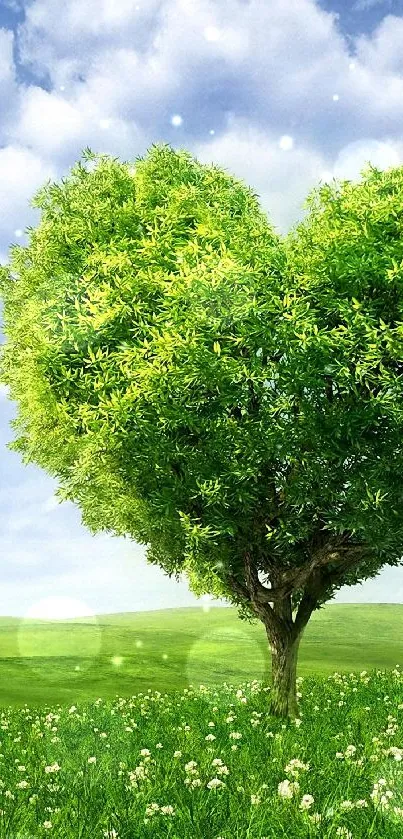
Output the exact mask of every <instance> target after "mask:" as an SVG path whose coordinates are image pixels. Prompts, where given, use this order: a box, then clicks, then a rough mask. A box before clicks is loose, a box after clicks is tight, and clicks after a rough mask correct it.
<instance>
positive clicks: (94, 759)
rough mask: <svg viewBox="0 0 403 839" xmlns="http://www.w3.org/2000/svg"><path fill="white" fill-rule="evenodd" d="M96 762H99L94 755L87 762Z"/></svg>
mask: <svg viewBox="0 0 403 839" xmlns="http://www.w3.org/2000/svg"><path fill="white" fill-rule="evenodd" d="M96 762H97V759H96V757H94V756H93V757H89V758H88V761H87V763H96Z"/></svg>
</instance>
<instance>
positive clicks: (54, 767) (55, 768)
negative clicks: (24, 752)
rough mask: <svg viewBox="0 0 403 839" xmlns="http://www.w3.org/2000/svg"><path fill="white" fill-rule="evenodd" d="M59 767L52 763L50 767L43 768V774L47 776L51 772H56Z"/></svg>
mask: <svg viewBox="0 0 403 839" xmlns="http://www.w3.org/2000/svg"><path fill="white" fill-rule="evenodd" d="M59 769H60V766H59V764H58V763H52V764H51V765H50V766H45V772H46V774H47V775H49V774H50V773H51V772H58V771H59Z"/></svg>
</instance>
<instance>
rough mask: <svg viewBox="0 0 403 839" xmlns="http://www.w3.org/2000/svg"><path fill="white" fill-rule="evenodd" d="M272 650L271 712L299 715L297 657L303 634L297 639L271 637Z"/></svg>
mask: <svg viewBox="0 0 403 839" xmlns="http://www.w3.org/2000/svg"><path fill="white" fill-rule="evenodd" d="M269 640H270V643H271V650H272V668H271V673H272V693H271V697H272V698H271V706H270V713H271V714H273V715H274V716H276V717H284V718H286V717H291V718H295V717H298V701H297V682H296V679H297V658H298V648H299V643H300V640H301V635H298V637H297V638H296V639H289V638H287V639H285V638H284V639H280V638H276V639H273V638H270V636H269Z"/></svg>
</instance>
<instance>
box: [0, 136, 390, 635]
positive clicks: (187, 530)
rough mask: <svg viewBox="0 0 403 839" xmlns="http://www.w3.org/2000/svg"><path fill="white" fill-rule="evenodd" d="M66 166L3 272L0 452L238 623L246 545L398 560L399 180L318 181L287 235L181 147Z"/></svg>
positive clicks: (366, 570)
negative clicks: (230, 609)
mask: <svg viewBox="0 0 403 839" xmlns="http://www.w3.org/2000/svg"><path fill="white" fill-rule="evenodd" d="M82 156H83V159H84V160H91V161H96V165H95V167H94V168H93V169H92V170H91V171H88V170H87V169H86V168H85V166H84V165H83V164H82V163H81V161H80V162H79V163H78V164H77V165H76V166H75V167H74V168H73V169H72V170H71V174H70V177H69V178H65V179H62V183H61V185H57V184H51V183H50V182H48V183H47V184H46V185H45V186H44V187H42V188H41V189H40V190H39V191H38V192H37V193H36V195H35V197H34V199H33V200H32V202H31V204H32V206H35V207H39V208H40V209H41V210H42V216H41V222H40V225H39V226H38V228H37V229H35V230H32V229H31V228H29V229H28V232H29V233H30V243H29V245H28V246H27V247H22V246H20V245H13V246H12V247H11V248H10V251H11V262H10V266H9V267H7V268H4V269H2V271H1V274H0V292H1V295H2V297H3V299H4V321H5V332H6V335H7V339H8V340H7V343H6V344H5V345H4V346H3V347H2V348H1V367H0V375H1V381H2V382H4V383H6V384H8V385H9V387H10V395H11V398H12V399H14V400H16V401H17V402H18V405H19V416H18V419H17V420H15V421H14V422H13V426H14V427H15V429H16V430H17V431H18V432H19V436H18V437H17V438H16V440H15V441H14V442H13V443H12V444H10V445H9V448H12V449H14V450H17V451H20V452H21V455H22V457H23V460H24V462H25V463H29V462H33V463H36V464H38V465H40V466H42V467H43V468H44V469H46V470H47V471H48V472H49V473H50V474H52V475H53V476H54V477H56V478H57V479H58V481H59V484H60V490H59V492H58V495H59V496H60V497H61V498H64V499H69V500H71V501H74V502H75V503H76V504H78V505H79V507H80V509H81V511H82V520H83V523H84V524H85V525H86V526H87V527H88V528H89V529H90V530H91V532H92V533H96V532H98V531H100V530H107V531H109V532H111V533H113V534H116V535H124V536H129V537H130V538H133V539H135V540H136V541H138V542H140V543H142V544H144V545H146V546H147V559H148V561H149V562H150V563H153V564H158V565H159V566H160V567H162V568H163V569H164V570H165V571H166V572H167V573H168V574H170V575H171V574H176V575H178V574H180V573H181V572H186V573H188V576H189V581H190V584H191V587H192V586H193V590H194V591H195V592H196V593H198V594H200V593H203V591H205V592H209V593H213V594H215V595H217V596H225V597H228V598H229V599H230V600H231V601H232V602H233V603H234V604H236V605H238V606H239V607H240V609H241V610H242V614H241V616H244V617H245V619H249V618H253V613H252V612H251V611H250V609H249V607H248V603H245V602H244V600H243V598H242V597H240V596H239V595H237V594H235V592H234V591H233V589H232V587H231V586H230V585H229V584H228V580H227V574H228V572H230V573H231V574H232V575H234V576H237V573H238V574H239V571H240V570H241V569H242V550H243V549H244V548H245V547H249V548H250V549H251V550H252V555H253V556H254V558H255V561H256V565H257V567H258V568H259V569H260V570H265V563H266V561H267V557H268V556H270V558H271V559H273V558H274V559H275V562H276V564H277V565H278V567H280V568H289V567H293V566H299V565H301V564H303V563H305V562H306V560H307V546H308V545H309V544H310V540H311V539H312V537H313V534H314V532H315V531H316V530H317V528H318V526H319V524H322V525H323V526H324V527H325V528H327V529H328V530H329V531H330V532H332V533H341V532H344V531H346V530H347V531H349V532H351V534H352V536H353V537H354V536H356V537H357V539H365V540H367V541H369V542H370V544H371V545H373V549H374V554H373V558H372V559H371V560H366V561H365V563H363V564H362V565H361V566H360V568H359V572H358V571H356V572H350V573H349V574H347V575H346V578H345V581H344V582H347V583H354V582H357V581H358V580H362V579H366V578H367V577H369V576H375V575H376V574H377V573H378V571H379V568H380V567H381V565H382V564H384V563H385V562H388V563H389V564H398V562H399V560H400V554H401V553H402V546H403V518H402V515H401V513H402V492H403V491H402V489H401V480H400V476H401V473H402V444H401V440H402V421H403V417H402V407H401V406H402V399H401V396H402V384H401V377H400V373H401V369H400V368H401V364H402V363H403V362H401V359H402V347H403V323H402V322H401V320H400V316H401V312H402V306H403V302H402V295H403V291H402V289H403V285H402V265H403V238H402V235H401V230H402V223H403V221H402V219H403V169H401V168H399V169H392V170H389V171H387V172H384V173H381V172H379V171H378V170H375V169H373V168H370V169H369V171H367V173H366V177H364V180H363V181H362V182H360V183H358V184H351V183H350V182H348V181H345V182H343V183H342V185H338V184H336V185H335V186H332V187H330V186H322V187H321V188H320V189H319V190H318V192H317V193H314V194H312V195H310V197H309V198H308V202H307V203H308V205H309V206H310V207H311V212H310V214H309V216H308V218H307V219H306V220H305V221H304V222H303V223H302V224H301V225H299V226H298V227H297V230H295V231H292V232H291V234H290V235H289V236H288V237H286V238H285V239H284V240H282V239H281V238H280V236H279V235H277V234H276V233H275V232H274V230H273V229H272V227H271V225H270V223H269V221H268V220H267V218H266V216H265V215H264V214H263V212H262V211H261V209H260V208H259V204H258V197H257V196H256V195H255V194H254V193H253V192H252V191H251V190H250V189H249V188H248V187H247V186H246V185H245V184H243V183H242V182H241V181H238V180H236V179H234V178H233V177H231V176H230V175H228V174H227V173H226V172H225V171H223V170H221V169H219V168H218V167H216V166H213V165H211V166H205V165H202V164H200V163H199V162H198V161H197V160H195V159H193V158H192V156H191V155H190V154H189V153H187V152H186V151H180V152H176V151H174V150H173V149H172V148H170V147H169V146H166V145H153V146H152V148H151V150H150V151H149V153H148V155H147V156H146V157H144V158H137V159H136V166H135V171H134V173H133V171H132V170H131V167H130V164H128V163H120V162H119V161H118V160H116V159H113V158H109V157H108V156H107V155H95V154H94V153H93V152H91V150H90V149H85V150H84V152H83V155H82ZM10 269H11V270H10ZM13 274H14V275H16V276H12V275H13ZM334 590H336V587H335V589H334ZM331 595H332V591H329V592H328V596H329V597H330V596H331ZM297 599H298V598H297Z"/></svg>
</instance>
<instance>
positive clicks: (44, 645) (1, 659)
mask: <svg viewBox="0 0 403 839" xmlns="http://www.w3.org/2000/svg"><path fill="white" fill-rule="evenodd" d="M402 630H403V605H397V604H396V605H395V604H334V603H329V604H328V605H327V606H325V607H324V608H323V609H321V610H319V611H318V612H315V613H314V615H313V617H312V619H311V621H310V624H309V625H308V627H307V629H306V632H305V635H304V636H303V639H302V642H301V647H300V657H299V669H298V675H300V676H306V675H308V674H314V673H317V674H320V675H328V674H330V673H333V672H335V671H338V672H340V673H341V672H347V673H348V672H352V671H361V670H368V671H369V670H372V669H381V670H385V669H389V668H393V667H394V666H395V665H396V664H399V665H400V666H403V632H402ZM252 679H258V680H259V681H263V682H265V683H266V684H267V683H269V682H270V651H269V648H268V643H267V637H266V634H265V631H264V627H263V626H262V625H261V624H260V623H259V624H256V625H255V626H251V625H250V624H248V623H246V622H244V621H241V620H240V619H239V618H238V614H237V610H236V609H235V608H227V609H224V608H220V607H217V606H216V607H214V606H213V607H211V608H210V609H209V611H203V609H202V608H199V607H185V608H178V609H163V610H159V611H154V612H133V613H127V612H126V613H122V614H109V615H98V616H97V618H95V619H91V618H88V619H87V618H75V619H70V620H68V621H63V622H59V621H56V622H50V621H40V620H37V619H35V620H33V619H31V620H22V619H20V618H12V617H10V618H8V617H2V618H0V705H1V706H6V705H13V706H21V705H23V704H25V703H27V704H28V705H44V704H52V703H53V704H54V703H57V702H60V703H62V704H64V703H73V702H75V703H77V701H87V700H93V699H96V698H97V697H99V696H101V697H103V698H104V699H113V698H114V697H115V696H116V694H119V695H120V696H130V695H132V694H135V693H138V692H140V691H142V692H143V693H144V692H146V691H147V689H148V688H150V689H151V690H159V691H161V693H165V692H166V693H169V692H171V691H173V690H183V688H184V687H186V686H187V685H189V684H193V685H195V686H196V685H197V686H198V685H199V684H205V685H213V684H216V685H220V684H222V683H223V682H225V681H226V682H228V683H231V684H234V685H235V684H238V683H239V682H245V680H252Z"/></svg>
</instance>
